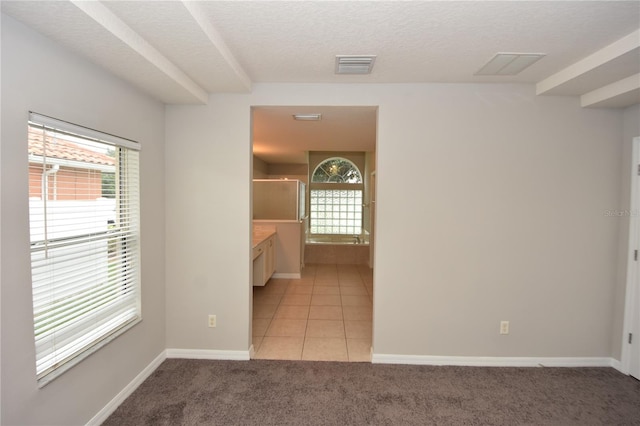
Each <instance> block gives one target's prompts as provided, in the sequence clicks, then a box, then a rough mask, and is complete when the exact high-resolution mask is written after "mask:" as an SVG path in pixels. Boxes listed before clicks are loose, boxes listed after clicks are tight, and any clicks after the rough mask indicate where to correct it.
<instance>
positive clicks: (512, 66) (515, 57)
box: [475, 53, 545, 75]
mask: <svg viewBox="0 0 640 426" xmlns="http://www.w3.org/2000/svg"><path fill="white" fill-rule="evenodd" d="M543 56H545V54H544V53H496V55H495V56H494V57H493V58H492V59H491V60H490V61H489V62H487V63H486V64H485V65H484V66H483V67H482V68H480V69H479V70H478V71H477V72H476V73H475V75H516V74H518V73H520V72H521V71H522V70H524V69H525V68H527V67H529V66H531V65H533V64H534V63H535V62H537V61H538V60H539V59H541V58H542V57H543Z"/></svg>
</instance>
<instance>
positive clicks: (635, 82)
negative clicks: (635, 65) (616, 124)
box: [580, 73, 640, 108]
mask: <svg viewBox="0 0 640 426" xmlns="http://www.w3.org/2000/svg"><path fill="white" fill-rule="evenodd" d="M638 102H640V73H639V74H636V75H632V76H630V77H627V78H624V79H622V80H619V81H616V82H615V83H611V84H608V85H606V86H604V87H601V88H599V89H596V90H593V91H591V92H589V93H585V94H584V95H582V96H581V97H580V104H581V105H582V106H583V107H618V108H624V107H627V106H630V105H633V104H636V103H638Z"/></svg>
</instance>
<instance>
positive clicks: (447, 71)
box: [2, 0, 640, 161]
mask: <svg viewBox="0 0 640 426" xmlns="http://www.w3.org/2000/svg"><path fill="white" fill-rule="evenodd" d="M2 12H3V13H6V14H8V15H10V16H12V17H14V18H16V19H18V20H20V21H22V22H24V23H25V24H26V25H28V26H30V27H32V28H34V29H35V30H37V31H39V32H41V33H42V34H44V35H46V36H47V37H49V38H51V39H53V40H56V41H58V42H59V43H61V44H62V45H65V46H67V47H68V48H69V49H71V50H73V51H76V52H78V53H79V54H81V55H84V56H85V57H87V58H88V59H90V60H91V61H93V62H95V63H97V64H99V65H101V66H103V67H104V68H106V69H108V70H110V71H111V72H112V73H114V74H116V75H118V76H120V77H121V78H123V79H124V80H127V81H129V82H130V83H132V84H133V85H135V86H137V87H138V88H139V89H141V90H142V91H144V92H147V93H149V94H150V95H151V96H153V97H155V98H156V99H158V100H160V101H162V102H165V103H169V104H171V103H206V102H207V99H208V95H209V94H210V93H218V92H250V91H251V86H252V84H253V83H268V82H304V83H342V82H345V83H419V82H455V83H466V82H505V83H512V82H519V83H531V84H536V89H537V93H538V94H540V95H572V96H580V100H581V103H582V105H583V106H585V107H617V108H620V107H625V106H628V105H632V104H635V103H639V102H640V2H639V1H496V2H493V1H491V2H489V1H466V2H463V1H433V2H432V1H410V2H404V1H402V2H401V1H374V2H369V1H195V2H191V1H102V2H99V1H91V2H87V1H45V2H41V1H6V0H3V1H2ZM498 52H520V53H527V52H529V53H544V54H546V56H545V57H543V58H542V59H541V60H539V61H538V62H536V63H535V64H533V65H532V66H531V67H530V68H527V69H525V70H524V71H523V72H521V73H520V74H518V75H516V76H475V75H474V73H475V72H476V71H477V70H478V69H479V68H480V67H481V66H482V65H484V64H485V63H486V62H487V61H488V60H489V59H491V58H492V57H493V56H494V55H495V54H496V53H498ZM343 54H361V55H362V54H374V55H377V59H376V63H375V66H374V69H373V72H372V73H371V74H370V75H365V76H353V75H351V76H345V75H335V74H334V60H335V56H336V55H343ZM316 109H317V108H316ZM258 111H259V114H258ZM314 112H315V111H314ZM320 112H322V111H320ZM337 112H338V111H336V110H335V109H328V110H326V111H324V112H323V113H324V114H325V117H326V120H322V121H321V122H320V123H313V125H315V126H316V127H318V129H319V130H321V129H324V128H325V127H327V128H328V127H329V126H331V125H332V123H335V122H336V121H335V120H334V119H331V120H330V119H329V118H330V117H333V116H334V114H336V113H337ZM342 112H343V113H347V112H349V111H342ZM352 112H353V113H354V114H355V115H356V117H358V116H360V115H362V114H363V111H360V110H359V109H355V110H353V111H352ZM278 113H280V114H282V117H281V118H282V119H283V120H284V118H287V120H286V123H288V124H289V125H291V126H298V125H299V124H301V123H297V122H294V121H293V120H292V119H291V118H290V113H291V111H290V110H286V109H283V108H281V109H273V110H271V111H269V110H268V109H261V110H256V114H257V115H256V117H255V122H256V125H258V124H259V123H260V122H261V120H262V116H263V115H264V116H267V115H277V114H278ZM368 114H369V115H370V117H369V118H368V119H367V120H370V118H371V117H375V111H372V110H369V111H368ZM338 116H339V114H338ZM271 118H272V119H275V118H274V117H271ZM336 120H338V119H337V118H336ZM367 120H365V121H367ZM338 122H339V121H338ZM351 122H355V121H354V120H351ZM283 123H285V121H283ZM305 124H310V123H305ZM341 129H343V128H342V127H341ZM367 131H368V130H367ZM367 131H364V132H365V133H366V132H367ZM281 132H282V133H281V134H278V135H277V136H278V137H285V136H286V135H287V134H297V133H298V132H299V129H297V128H296V127H291V128H290V129H284V130H281ZM327 132H334V133H335V131H334V130H331V129H327ZM374 132H375V129H374ZM255 133H256V142H257V143H258V144H260V143H263V142H258V139H259V138H261V139H260V141H262V139H264V143H267V142H268V141H267V138H268V136H269V135H272V136H275V135H276V133H278V132H277V131H276V130H274V129H271V130H269V129H258V128H256V132H255ZM316 133H317V132H316ZM353 133H355V134H357V133H358V132H357V131H354V132H353ZM304 139H305V140H307V139H312V138H307V137H305V138H304ZM326 140H327V139H324V141H325V146H326ZM297 143H298V144H300V143H301V142H300V140H299V139H298V140H297ZM369 143H370V144H371V141H369ZM360 144H361V142H357V143H356V142H354V147H358V146H360ZM298 146H299V145H298ZM309 147H310V148H312V149H318V148H314V147H313V146H312V144H310V146H309ZM309 147H307V148H309ZM302 148H304V147H302ZM279 149H281V148H277V149H276V148H274V149H272V151H274V152H275V151H277V150H279ZM345 149H349V150H354V148H351V147H345ZM320 150H326V149H325V148H322V149H320ZM267 157H268V155H266V154H265V158H267ZM286 157H287V155H286V154H284V153H283V154H280V157H278V155H276V154H273V155H272V156H271V157H269V158H271V160H270V161H278V160H277V158H280V160H284V159H285V158H286ZM297 158H298V160H297V161H299V159H300V157H299V154H298V157H297ZM288 161H294V160H293V158H290V159H289V160H288Z"/></svg>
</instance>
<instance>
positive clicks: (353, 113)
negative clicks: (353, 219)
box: [251, 106, 377, 362]
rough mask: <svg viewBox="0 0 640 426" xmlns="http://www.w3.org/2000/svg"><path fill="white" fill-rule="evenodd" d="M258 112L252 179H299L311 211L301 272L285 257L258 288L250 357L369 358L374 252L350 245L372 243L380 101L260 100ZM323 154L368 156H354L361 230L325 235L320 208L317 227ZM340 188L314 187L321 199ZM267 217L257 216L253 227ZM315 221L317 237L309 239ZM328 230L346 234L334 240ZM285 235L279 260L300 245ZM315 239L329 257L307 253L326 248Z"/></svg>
mask: <svg viewBox="0 0 640 426" xmlns="http://www.w3.org/2000/svg"><path fill="white" fill-rule="evenodd" d="M251 113H252V152H253V170H252V179H266V180H287V181H300V184H302V185H303V186H304V188H305V196H304V206H303V207H299V211H303V212H304V214H303V216H301V217H299V218H297V220H299V221H300V222H301V226H302V230H303V231H302V234H303V241H302V242H301V243H300V244H298V245H297V250H298V252H299V253H300V254H301V255H300V258H301V262H300V266H301V268H300V270H299V274H298V276H296V271H290V270H285V269H286V267H285V266H283V265H282V264H280V266H281V268H278V267H276V268H275V273H274V274H273V275H272V276H271V278H270V279H268V280H267V281H266V284H265V285H264V286H254V287H253V290H252V303H251V306H252V309H251V311H252V320H251V324H252V327H251V328H252V333H251V334H252V350H251V356H252V358H258V359H289V360H329V361H351V362H370V361H371V341H372V320H373V287H374V286H373V270H372V267H371V260H370V259H371V255H370V254H369V253H367V254H366V256H359V257H358V259H355V258H350V257H349V254H348V253H349V251H348V250H350V249H352V248H357V249H360V250H361V249H363V248H365V246H364V245H365V244H366V246H367V247H366V248H367V249H368V250H370V249H371V248H370V247H368V245H369V241H368V236H369V235H371V234H372V228H371V223H372V220H371V217H370V214H371V213H370V211H371V200H372V198H371V191H370V184H371V183H370V176H371V173H373V172H375V159H376V158H375V152H376V139H377V138H376V134H377V107H369V106H366V107H335V106H328V107H327V106H315V107H313V106H293V107H289V106H286V107H285V106H268V107H261V106H255V107H252V111H251ZM296 114H300V115H306V116H314V115H317V116H318V119H316V120H311V119H304V120H296V119H295V118H294V116H295V115H296ZM323 155H326V156H333V157H348V158H360V157H361V158H362V161H361V162H358V161H359V160H354V164H355V163H357V166H358V168H360V169H361V173H362V176H363V178H364V182H363V185H364V186H365V188H364V189H363V191H362V200H361V201H359V202H358V203H359V204H360V205H359V206H358V208H359V209H361V213H360V214H361V215H362V222H361V223H362V224H361V227H362V229H361V232H359V233H357V234H358V235H337V236H332V235H318V234H319V233H318V232H317V231H318V230H319V229H320V228H318V226H317V225H318V224H319V223H320V222H319V220H320V219H319V218H318V216H317V215H315V216H314V221H315V222H314V226H313V227H311V226H310V222H309V221H310V216H311V215H310V212H311V211H312V210H313V211H314V213H315V212H316V211H317V210H318V209H317V204H316V201H314V202H313V204H312V201H310V188H309V183H310V175H311V174H312V173H313V171H314V170H311V168H312V167H315V163H314V161H315V160H314V158H316V157H318V158H320V157H322V156H323ZM358 156H360V157H358ZM310 158H311V160H310ZM315 162H316V163H317V162H318V161H315ZM374 176H375V175H374ZM336 188H337V187H336ZM336 188H328V189H326V192H322V193H314V197H315V198H314V199H317V197H318V196H319V195H318V194H321V195H322V197H324V198H328V197H329V196H330V195H331V194H330V191H329V190H330V189H331V190H334V189H335V190H337V189H336ZM253 190H254V191H255V190H256V187H255V185H254V187H253ZM323 191H325V190H324V189H323ZM336 195H339V194H336ZM267 198H270V197H267ZM253 202H254V203H255V202H256V194H254V195H253ZM323 202H326V200H323ZM352 204H353V203H352ZM259 210H262V208H260V209H259ZM345 211H346V210H345ZM253 212H254V213H255V212H256V209H255V208H254V210H253ZM323 214H324V211H323ZM346 214H347V213H345V216H346ZM321 219H322V220H324V219H325V218H324V217H323V218H321ZM263 224H264V222H262V221H261V220H260V219H259V218H258V219H256V218H255V217H254V223H253V225H254V229H256V227H258V228H260V227H261V226H262V225H263ZM276 225H277V224H276ZM312 228H313V234H314V235H313V237H314V238H309V234H311V233H312ZM327 229H328V227H327ZM332 229H333V228H332ZM336 229H337V228H336ZM276 231H277V230H276ZM349 232H351V233H353V230H352V229H349ZM364 235H367V238H364ZM325 237H330V240H340V241H339V242H338V243H335V244H333V242H332V243H331V244H329V243H328V242H327V241H324V238H325ZM278 238H279V236H278V232H276V256H275V257H276V263H278V261H279V258H280V259H281V258H288V257H289V256H290V254H291V251H292V250H293V249H294V246H295V244H287V242H286V241H280V240H279V239H278ZM312 241H313V242H312ZM344 243H346V244H344ZM311 244H313V246H310V245H311ZM315 244H323V245H324V246H323V247H322V251H321V253H325V254H323V255H322V256H324V257H322V256H321V257H317V256H315V253H316V252H317V250H316V251H313V253H311V254H312V255H313V256H312V255H308V256H307V258H305V255H304V253H305V252H307V253H310V251H309V250H315V249H317V248H318V247H319V245H315ZM358 245H360V246H359V247H356V246H358ZM308 259H311V260H312V262H309V261H308Z"/></svg>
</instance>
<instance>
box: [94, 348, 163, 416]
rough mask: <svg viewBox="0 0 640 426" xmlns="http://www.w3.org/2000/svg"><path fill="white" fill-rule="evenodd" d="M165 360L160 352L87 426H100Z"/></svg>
mask: <svg viewBox="0 0 640 426" xmlns="http://www.w3.org/2000/svg"><path fill="white" fill-rule="evenodd" d="M166 358H167V355H166V351H162V352H161V353H160V354H159V355H158V356H157V357H156V358H155V359H154V360H153V361H151V363H150V364H149V365H147V366H146V367H145V368H144V370H142V371H141V372H140V373H139V374H138V375H137V376H136V377H135V378H134V379H133V380H132V381H131V382H130V383H129V384H128V385H127V386H125V388H124V389H122V390H121V391H120V392H119V393H118V394H117V395H116V396H115V397H114V398H113V399H112V400H111V401H109V403H108V404H107V405H105V406H104V408H103V409H102V410H100V411H98V413H97V414H96V415H95V416H93V418H92V419H91V420H89V422H87V426H93V425H96V426H97V425H100V424H102V423H104V421H105V420H107V418H108V417H109V416H110V415H111V414H112V413H113V412H114V411H116V408H118V406H119V405H120V404H122V403H123V402H124V400H125V399H127V398H128V397H129V395H131V394H132V393H133V391H135V390H136V389H137V388H138V386H140V385H141V384H142V382H144V381H145V380H146V379H147V377H149V376H150V375H151V373H153V372H154V371H155V370H156V368H158V366H160V364H162V361H164V360H165V359H166Z"/></svg>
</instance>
